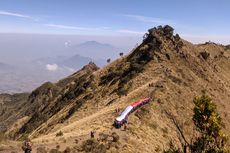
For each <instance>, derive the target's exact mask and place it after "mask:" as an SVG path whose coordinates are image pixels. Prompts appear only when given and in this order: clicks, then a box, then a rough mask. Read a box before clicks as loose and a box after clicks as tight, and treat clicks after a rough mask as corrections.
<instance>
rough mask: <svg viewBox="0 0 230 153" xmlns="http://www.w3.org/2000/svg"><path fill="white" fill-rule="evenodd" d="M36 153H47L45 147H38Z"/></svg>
mask: <svg viewBox="0 0 230 153" xmlns="http://www.w3.org/2000/svg"><path fill="white" fill-rule="evenodd" d="M37 153H48V151H47V149H46V148H45V147H38V148H37Z"/></svg>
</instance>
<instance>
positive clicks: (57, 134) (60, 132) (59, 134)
mask: <svg viewBox="0 0 230 153" xmlns="http://www.w3.org/2000/svg"><path fill="white" fill-rule="evenodd" d="M63 135H64V134H63V132H62V131H59V132H58V133H56V137H60V136H63Z"/></svg>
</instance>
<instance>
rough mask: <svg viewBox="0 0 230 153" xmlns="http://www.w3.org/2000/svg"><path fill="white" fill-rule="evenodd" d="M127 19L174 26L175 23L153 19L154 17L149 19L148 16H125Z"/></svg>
mask: <svg viewBox="0 0 230 153" xmlns="http://www.w3.org/2000/svg"><path fill="white" fill-rule="evenodd" d="M124 16H126V17H129V18H132V19H135V20H138V21H141V22H146V23H155V24H174V23H173V21H171V20H167V19H162V18H153V17H147V16H141V15H129V14H128V15H124Z"/></svg>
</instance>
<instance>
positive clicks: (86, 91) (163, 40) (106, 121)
mask: <svg viewBox="0 0 230 153" xmlns="http://www.w3.org/2000/svg"><path fill="white" fill-rule="evenodd" d="M229 67H230V52H229V51H228V50H226V47H225V46H222V45H218V44H215V43H206V44H200V45H193V44H191V43H189V42H187V41H185V40H183V39H181V38H180V37H179V35H178V34H176V35H174V33H173V29H172V28H171V27H170V26H165V27H161V26H159V27H157V28H153V29H150V30H149V31H148V33H147V35H146V38H145V39H144V40H143V43H142V44H141V45H140V46H138V47H137V48H135V49H134V50H133V51H131V52H130V53H129V54H128V55H125V56H124V57H121V58H120V59H117V60H116V61H114V62H112V63H111V64H108V65H107V66H105V67H104V68H102V69H98V68H97V67H96V65H94V64H93V63H90V64H88V65H86V66H85V67H84V68H83V69H82V70H80V71H78V72H76V73H75V74H73V75H71V76H69V77H67V78H65V79H63V80H60V81H59V82H57V83H55V84H53V83H45V84H43V85H42V86H41V87H39V88H37V89H36V90H35V91H33V92H32V93H31V94H30V95H29V96H28V99H26V98H25V107H23V108H18V109H17V110H18V112H23V113H22V114H23V115H21V118H19V117H17V118H16V117H15V121H16V122H15V123H20V124H19V125H20V126H14V125H12V122H9V123H6V125H7V127H8V128H7V129H6V131H4V133H5V135H6V136H8V137H10V138H13V139H14V140H22V139H23V138H24V137H27V136H29V137H30V138H32V139H33V142H34V144H35V147H34V148H35V150H36V149H37V148H39V149H40V150H41V149H44V148H45V149H46V150H50V149H51V148H56V147H57V145H58V146H59V147H58V149H59V150H64V149H66V147H69V149H70V150H78V152H130V153H133V152H149V153H153V152H162V151H163V150H164V149H166V148H168V143H169V142H170V140H173V141H174V142H175V144H177V145H178V146H180V145H179V144H180V140H179V136H178V133H177V130H176V127H175V125H174V124H173V122H172V120H171V119H170V118H169V117H168V115H167V114H166V113H165V112H166V111H167V112H169V113H170V114H172V115H173V116H174V117H175V118H176V119H177V120H178V121H179V122H180V123H181V124H182V125H183V129H184V133H185V136H186V137H187V138H188V139H190V138H191V136H192V135H193V123H192V114H193V111H192V109H193V103H192V99H193V97H194V96H196V95H200V94H201V93H203V92H204V91H205V92H206V93H207V94H208V95H210V96H211V97H212V98H213V101H214V102H216V105H217V107H218V110H219V113H220V114H221V117H222V119H223V122H224V130H225V132H227V133H229V131H230V122H229V121H230V116H229V115H228V114H229V113H230V105H229V97H230V86H229V84H230V69H229ZM143 97H151V98H152V99H154V98H159V99H160V101H161V104H157V103H156V102H155V101H153V100H152V101H151V102H150V104H148V105H146V106H144V107H142V108H140V109H139V110H137V111H136V112H134V113H133V114H132V115H131V116H130V117H129V121H128V122H129V123H128V129H127V130H126V131H123V130H121V129H115V128H114V127H113V126H112V123H113V121H114V119H115V118H116V116H117V115H118V114H119V113H117V112H116V110H117V109H119V110H122V109H124V108H125V107H126V106H127V105H129V104H130V103H132V102H134V101H136V100H138V99H140V98H143ZM3 105H4V104H3ZM0 114H1V113H0ZM3 114H4V113H3ZM1 116H2V115H1ZM3 117H4V116H3ZM22 120H23V122H22ZM3 121H4V120H3ZM20 121H21V122H20ZM17 125H18V124H17ZM92 130H93V131H96V134H95V135H96V139H93V140H92V139H90V138H89V134H90V131H92ZM6 146H7V145H6ZM15 146H16V145H15ZM5 148H6V149H5V151H6V150H7V147H5ZM16 148H17V147H15V149H16ZM39 149H38V150H39ZM8 150H9V149H8Z"/></svg>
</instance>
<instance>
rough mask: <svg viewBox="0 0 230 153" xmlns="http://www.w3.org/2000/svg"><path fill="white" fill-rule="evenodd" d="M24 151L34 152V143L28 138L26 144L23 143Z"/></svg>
mask: <svg viewBox="0 0 230 153" xmlns="http://www.w3.org/2000/svg"><path fill="white" fill-rule="evenodd" d="M22 150H23V151H24V152H25V153H31V151H32V142H31V141H30V139H29V138H27V139H26V140H25V142H24V143H23V146H22Z"/></svg>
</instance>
